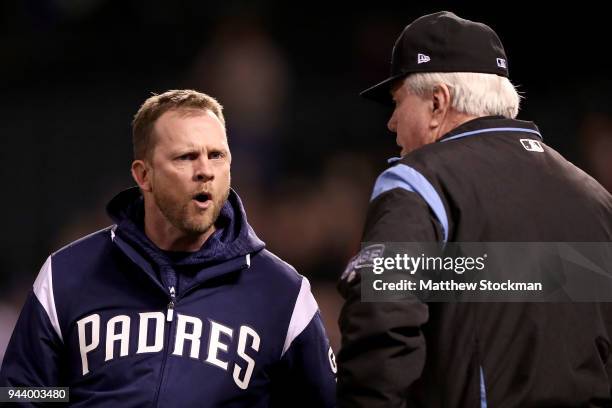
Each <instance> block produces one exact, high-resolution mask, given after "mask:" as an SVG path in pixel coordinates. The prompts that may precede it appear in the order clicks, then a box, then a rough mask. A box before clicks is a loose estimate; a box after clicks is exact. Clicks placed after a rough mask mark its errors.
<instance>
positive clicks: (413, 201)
mask: <svg viewBox="0 0 612 408" xmlns="http://www.w3.org/2000/svg"><path fill="white" fill-rule="evenodd" d="M389 171H391V172H392V173H393V174H392V176H394V179H395V180H396V181H397V180H400V182H396V183H387V187H386V188H384V186H383V187H381V186H379V183H378V182H377V186H376V187H375V191H374V194H373V200H372V201H371V203H370V207H369V210H368V215H367V221H366V225H365V231H364V235H363V241H364V242H433V241H438V242H442V241H449V242H451V241H455V242H509V241H522V242H579V241H581V242H604V241H605V242H609V241H612V196H611V195H610V194H609V193H608V192H607V191H606V190H605V189H604V188H603V187H602V186H601V185H600V184H598V183H597V182H596V181H595V180H594V179H593V178H591V177H590V176H589V175H587V174H586V173H584V172H583V171H582V170H580V169H579V168H577V167H575V166H574V165H573V164H571V163H570V162H568V161H567V160H565V159H564V158H563V157H562V156H561V155H560V154H559V153H557V152H556V151H555V150H554V149H552V148H551V147H549V146H547V145H546V144H544V143H543V142H542V141H541V135H540V133H539V130H538V129H537V127H536V126H535V125H534V124H533V123H531V122H524V121H518V120H511V119H505V118H503V117H483V118H478V119H475V120H472V121H469V122H467V123H465V124H463V125H461V126H459V127H458V128H456V129H454V130H453V131H451V132H449V133H448V134H446V135H445V136H444V137H443V138H441V139H440V140H439V141H438V142H437V143H433V144H430V145H426V146H424V147H422V148H420V149H418V150H415V151H413V152H411V153H410V154H408V155H406V156H404V157H403V158H402V159H401V160H400V161H399V162H398V163H396V164H395V165H394V166H393V167H391V168H390V169H388V170H387V174H389ZM384 175H385V173H383V175H381V177H379V181H380V180H381V178H384ZM402 177H407V178H412V182H411V185H412V186H415V185H420V186H421V187H420V188H402V183H401V179H402ZM423 185H426V186H427V187H423ZM411 190H412V191H411ZM354 272H355V271H351V270H350V266H349V269H347V271H345V274H344V275H343V278H342V279H341V280H340V283H339V290H340V292H341V294H342V295H343V297H344V298H345V304H344V307H343V310H342V313H341V316H340V329H341V332H342V347H341V350H340V353H339V356H338V368H339V372H338V396H339V405H340V406H341V407H405V406H406V407H412V406H418V407H421V406H423V407H485V406H487V407H489V408H490V407H543V406H547V407H578V406H581V407H582V406H611V403H610V401H611V394H610V392H611V391H610V389H611V380H610V378H612V377H611V376H612V361H611V360H612V359H611V357H610V350H611V347H610V345H611V332H612V306H611V305H612V303H609V304H607V303H567V302H566V303H554V304H551V303H535V302H534V303H501V302H499V303H429V304H425V303H416V304H415V303H409V302H396V303H391V302H377V303H371V302H362V301H361V293H360V282H361V279H360V277H359V274H357V275H356V274H355V273H354ZM355 276H356V278H355ZM347 277H348V278H347Z"/></svg>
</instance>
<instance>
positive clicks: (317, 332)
mask: <svg viewBox="0 0 612 408" xmlns="http://www.w3.org/2000/svg"><path fill="white" fill-rule="evenodd" d="M302 279H303V280H302V288H301V290H300V295H298V299H297V302H296V305H295V308H294V310H293V314H292V318H291V322H290V324H289V329H288V334H287V338H286V339H285V345H284V350H283V355H282V357H281V361H280V363H279V366H278V367H277V371H276V373H275V375H274V378H273V381H272V384H273V386H272V393H271V395H272V397H271V404H270V406H272V407H304V408H305V407H313V408H318V407H325V408H327V407H335V406H336V371H337V370H336V359H335V356H334V353H333V351H332V349H331V347H330V344H329V340H328V338H327V334H326V332H325V328H324V326H323V322H322V320H321V315H320V313H319V310H318V306H317V303H316V301H315V299H314V297H313V296H312V293H311V292H310V285H309V284H308V280H307V279H306V278H302Z"/></svg>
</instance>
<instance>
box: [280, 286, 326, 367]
mask: <svg viewBox="0 0 612 408" xmlns="http://www.w3.org/2000/svg"><path fill="white" fill-rule="evenodd" d="M318 308H319V307H318V305H317V301H316V300H315V298H314V296H312V293H311V292H310V283H309V282H308V279H306V278H304V277H302V286H301V287H300V293H299V294H298V296H297V300H296V301H295V306H294V307H293V313H292V314H291V321H290V322H289V329H287V337H286V338H285V345H284V347H283V352H282V354H281V357H282V356H284V355H285V352H286V351H287V350H289V347H290V346H291V343H292V342H293V340H295V338H296V337H297V336H299V335H300V334H301V333H302V332H303V331H304V329H305V328H306V326H308V323H310V321H311V320H312V317H313V316H314V315H315V313H316V312H317V310H318Z"/></svg>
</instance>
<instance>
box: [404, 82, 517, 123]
mask: <svg viewBox="0 0 612 408" xmlns="http://www.w3.org/2000/svg"><path fill="white" fill-rule="evenodd" d="M439 84H446V85H447V86H448V87H449V90H450V94H451V104H452V107H453V108H454V109H455V110H457V111H459V112H462V113H465V114H468V115H474V116H490V115H501V116H505V117H506V118H512V119H514V118H516V115H517V114H518V111H519V104H520V100H521V96H520V95H519V94H518V92H517V90H516V89H515V88H514V85H512V83H511V82H510V80H508V78H505V77H501V76H498V75H495V74H482V73H475V72H441V73H438V72H434V73H429V72H428V73H415V74H412V75H409V76H408V77H407V78H406V79H405V80H404V84H403V86H405V87H407V90H408V91H412V93H414V94H416V95H419V96H424V95H426V94H428V93H430V92H432V91H433V90H434V88H435V87H436V86H437V85H439Z"/></svg>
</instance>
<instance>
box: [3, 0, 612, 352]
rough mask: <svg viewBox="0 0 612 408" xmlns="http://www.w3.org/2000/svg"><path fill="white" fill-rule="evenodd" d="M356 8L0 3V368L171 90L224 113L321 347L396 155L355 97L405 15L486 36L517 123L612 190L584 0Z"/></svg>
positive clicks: (611, 75)
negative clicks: (472, 27)
mask: <svg viewBox="0 0 612 408" xmlns="http://www.w3.org/2000/svg"><path fill="white" fill-rule="evenodd" d="M364 4H367V5H363V6H358V4H357V3H336V4H334V3H332V2H329V1H326V2H323V1H310V2H299V3H295V2H283V1H249V2H246V1H244V2H239V1H218V2H206V1H195V0H194V1H161V0H149V1H144V0H140V1H136V0H124V1H110V0H2V1H0V136H1V137H0V140H1V143H2V145H1V148H0V162H1V165H0V169H1V170H0V171H1V172H2V173H1V175H2V178H1V181H2V190H1V191H2V193H1V194H2V195H1V197H2V200H1V204H0V205H1V206H2V207H1V208H2V211H1V214H2V218H3V219H2V228H3V231H2V234H0V249H1V250H0V357H1V356H2V354H3V350H4V348H5V343H6V342H7V341H8V338H9V336H10V333H11V330H12V325H13V324H14V321H15V319H16V318H17V315H18V312H19V309H20V308H21V305H22V302H23V300H24V299H25V295H26V293H27V291H28V290H29V289H30V287H31V285H32V283H33V281H34V279H35V277H36V274H37V273H38V270H39V268H40V266H41V265H42V263H43V262H44V260H45V258H46V257H47V256H48V255H49V253H51V252H52V251H55V250H57V249H58V248H60V247H62V246H63V245H65V244H67V243H68V242H70V241H72V240H74V239H76V238H78V237H80V236H82V235H84V234H87V233H89V232H92V231H95V230H97V229H99V228H102V227H104V226H106V225H108V224H110V221H109V219H108V218H107V216H106V214H105V211H104V207H105V204H106V202H107V201H108V200H109V199H110V198H111V197H112V196H113V195H114V194H115V193H116V192H118V191H119V190H121V189H124V188H127V187H129V186H131V185H133V182H132V180H131V177H130V173H129V166H130V161H131V154H132V152H131V140H130V137H131V133H130V132H131V129H130V122H131V119H132V116H133V114H134V113H135V112H136V110H137V109H138V107H139V106H140V104H141V103H142V102H143V101H144V100H145V99H146V98H147V97H148V96H150V95H151V93H153V92H155V93H161V92H163V91H165V90H168V89H176V88H193V89H197V90H200V91H203V92H206V93H209V94H211V95H213V96H215V97H216V98H218V99H219V101H220V102H221V103H222V104H223V105H224V107H225V114H226V119H227V123H228V136H229V142H230V147H231V148H232V151H233V155H234V162H233V185H234V187H235V188H236V189H237V190H238V192H239V194H240V195H241V196H242V198H243V200H244V202H245V206H246V209H247V214H248V216H249V219H250V222H251V223H252V225H253V226H254V228H255V230H256V231H257V232H258V234H259V236H260V237H261V238H262V239H263V240H264V241H266V243H267V244H268V247H269V248H270V249H271V250H272V251H274V252H276V253H277V254H278V255H280V256H281V257H283V258H284V259H286V260H287V261H289V262H290V263H292V264H294V265H295V266H296V268H297V269H298V270H299V271H300V272H301V273H303V274H304V275H306V276H307V277H308V278H309V279H310V280H311V282H312V283H313V287H314V291H315V295H316V297H317V299H318V301H319V304H320V306H321V309H322V311H323V315H324V318H325V320H326V325H327V327H328V330H329V332H330V336H331V337H332V343H333V344H334V347H335V348H337V346H338V341H339V339H338V335H337V329H336V319H337V314H338V310H339V307H340V304H341V300H340V298H339V296H338V295H336V293H335V289H334V283H335V280H336V279H337V277H338V276H339V274H340V273H341V272H342V270H343V268H344V264H345V263H346V261H347V260H348V259H349V258H350V257H351V256H352V255H353V254H354V253H355V252H356V250H357V248H358V246H359V238H360V233H361V228H362V224H363V220H364V215H365V210H366V206H367V202H368V198H369V194H370V191H371V188H372V184H373V181H374V179H375V177H376V175H377V174H378V173H379V172H380V171H381V170H382V169H384V168H385V166H386V161H385V159H386V158H387V157H390V156H393V155H397V153H398V149H397V148H396V147H395V138H394V137H393V136H392V135H391V133H389V132H388V131H387V130H386V121H387V118H388V115H389V113H390V112H389V111H388V110H386V109H385V108H382V107H379V106H377V105H376V104H373V103H371V102H368V101H365V100H361V99H360V98H359V97H358V96H357V94H358V92H359V91H360V90H362V89H363V88H365V87H367V86H369V85H371V84H373V83H375V82H377V81H378V80H381V79H383V78H384V77H385V76H386V75H387V73H388V70H389V66H388V62H389V60H390V53H391V47H392V45H393V42H394V41H395V39H396V37H397V36H398V35H399V33H400V32H401V30H402V29H403V27H404V26H405V25H406V24H407V23H409V22H410V21H412V20H413V19H414V18H416V17H419V16H420V15H422V14H426V13H431V12H435V11H439V10H442V9H446V10H451V11H454V12H455V13H457V14H459V15H460V16H461V17H464V18H469V19H472V20H478V21H482V22H485V23H487V24H488V25H490V26H492V27H493V28H494V29H495V30H496V32H497V33H498V35H499V36H500V37H501V39H502V41H503V43H504V45H505V48H506V52H507V54H508V57H509V68H510V75H511V80H512V81H513V83H515V85H518V86H519V90H520V91H521V92H522V93H523V95H524V96H525V98H526V99H525V100H524V101H523V104H522V109H521V112H520V114H519V118H520V119H524V120H533V121H535V122H536V123H537V124H538V125H539V127H540V129H541V130H542V132H543V134H544V138H545V141H546V142H547V143H548V144H549V145H551V146H553V147H555V148H556V149H557V150H559V151H560V152H561V153H562V154H563V155H565V156H566V157H567V158H568V159H570V160H571V161H573V162H574V163H576V164H577V165H579V166H580V167H582V168H584V169H585V170H587V171H588V172H589V173H590V174H592V175H593V176H595V177H596V178H597V179H598V180H599V181H600V182H601V183H602V184H604V185H605V186H606V187H607V188H608V189H609V190H610V189H612V160H611V157H612V105H611V104H610V102H609V98H610V97H611V96H612V92H611V91H612V71H611V69H612V63H611V61H612V59H611V58H610V55H609V54H610V47H609V45H608V44H609V41H610V38H611V35H610V34H609V33H610V23H609V21H608V18H609V17H608V15H607V13H604V12H602V11H601V10H599V8H597V7H596V6H594V5H592V6H590V5H589V4H588V3H586V2H580V3H572V4H569V5H567V6H563V5H556V6H555V7H554V8H551V9H539V10H535V9H534V7H535V6H534V4H535V2H524V3H517V2H487V3H479V2H462V1H447V2H441V1H428V2H418V3H416V2H407V1H403V2H392V1H384V0H381V1H377V2H368V3H364ZM540 7H542V6H540ZM535 176H537V175H535ZM551 211H554V209H551Z"/></svg>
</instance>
